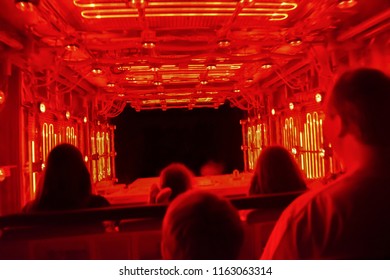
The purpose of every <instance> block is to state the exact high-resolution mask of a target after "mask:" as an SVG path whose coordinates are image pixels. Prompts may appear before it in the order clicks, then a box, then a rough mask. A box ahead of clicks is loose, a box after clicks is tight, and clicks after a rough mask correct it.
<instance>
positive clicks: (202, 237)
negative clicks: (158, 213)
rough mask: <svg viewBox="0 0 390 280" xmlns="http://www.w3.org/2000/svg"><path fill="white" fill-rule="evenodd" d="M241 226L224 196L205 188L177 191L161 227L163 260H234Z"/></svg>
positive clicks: (240, 241)
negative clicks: (179, 193) (209, 191)
mask: <svg viewBox="0 0 390 280" xmlns="http://www.w3.org/2000/svg"><path fill="white" fill-rule="evenodd" d="M243 236H244V233H243V226H242V223H241V221H240V218H239V215H238V213H237V210H236V209H235V208H234V207H233V206H232V205H231V204H230V202H229V201H228V200H226V199H225V198H221V197H218V196H216V195H214V194H211V193H208V192H205V191H199V190H194V191H189V192H186V193H184V194H181V195H180V196H179V197H178V198H177V199H175V200H174V201H173V202H172V203H171V204H170V205H169V207H168V210H167V213H166V215H165V217H164V220H163V226H162V243H161V251H162V256H163V259H174V260H208V259H210V260H225V259H237V258H238V255H239V252H240V249H241V246H242V242H243Z"/></svg>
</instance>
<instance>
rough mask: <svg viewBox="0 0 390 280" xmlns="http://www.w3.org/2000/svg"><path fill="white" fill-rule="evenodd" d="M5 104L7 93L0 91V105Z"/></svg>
mask: <svg viewBox="0 0 390 280" xmlns="http://www.w3.org/2000/svg"><path fill="white" fill-rule="evenodd" d="M4 103H5V93H4V91H2V90H0V105H3V104H4Z"/></svg>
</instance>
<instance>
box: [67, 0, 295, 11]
mask: <svg viewBox="0 0 390 280" xmlns="http://www.w3.org/2000/svg"><path fill="white" fill-rule="evenodd" d="M85 2H87V3H85ZM73 4H74V5H75V6H76V7H79V8H98V7H100V8H104V7H107V8H109V7H113V8H126V7H128V5H127V4H126V3H124V2H123V1H120V2H119V1H118V2H115V1H113V2H108V3H91V1H77V0H73ZM167 6H168V7H183V6H184V7H205V8H209V6H218V7H220V6H224V7H233V8H235V7H236V6H237V2H234V1H232V2H214V1H213V2H195V1H193V2H179V1H178V2H152V1H151V2H149V3H148V5H147V7H146V9H150V8H153V7H167ZM256 6H263V7H274V9H278V10H282V11H291V10H294V9H296V8H297V6H298V4H296V3H292V2H282V3H271V2H257V3H255V5H254V6H253V7H256ZM253 7H247V8H252V9H253ZM134 9H136V8H135V7H134ZM268 9H270V8H268Z"/></svg>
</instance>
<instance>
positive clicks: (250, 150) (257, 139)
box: [242, 120, 268, 170]
mask: <svg viewBox="0 0 390 280" xmlns="http://www.w3.org/2000/svg"><path fill="white" fill-rule="evenodd" d="M258 121H259V120H257V121H254V122H243V123H242V125H244V126H245V127H244V131H246V139H245V140H246V141H245V143H244V145H243V151H244V153H245V156H246V158H247V161H248V162H247V163H246V167H247V168H246V169H247V170H253V169H254V168H255V165H256V161H257V158H258V157H259V155H260V152H261V150H262V148H263V147H264V146H267V145H268V138H267V136H266V134H267V126H266V124H263V123H259V122H258ZM245 156H244V158H245Z"/></svg>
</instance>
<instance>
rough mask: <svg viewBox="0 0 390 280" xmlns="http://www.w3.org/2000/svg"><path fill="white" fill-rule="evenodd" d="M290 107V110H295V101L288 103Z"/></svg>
mask: <svg viewBox="0 0 390 280" xmlns="http://www.w3.org/2000/svg"><path fill="white" fill-rule="evenodd" d="M288 108H289V109H290V110H294V103H292V102H290V103H289V104H288Z"/></svg>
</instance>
